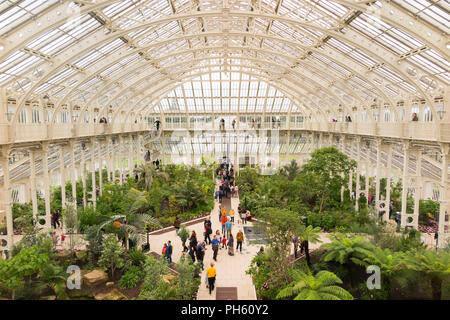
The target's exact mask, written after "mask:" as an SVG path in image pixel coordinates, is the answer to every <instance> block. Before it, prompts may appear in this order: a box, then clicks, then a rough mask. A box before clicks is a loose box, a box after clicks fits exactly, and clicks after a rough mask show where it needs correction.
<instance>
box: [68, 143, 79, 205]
mask: <svg viewBox="0 0 450 320" xmlns="http://www.w3.org/2000/svg"><path fill="white" fill-rule="evenodd" d="M69 148H70V166H71V170H70V184H71V185H72V202H73V207H74V209H75V210H77V180H76V179H75V172H76V166H75V141H74V140H70V141H69Z"/></svg>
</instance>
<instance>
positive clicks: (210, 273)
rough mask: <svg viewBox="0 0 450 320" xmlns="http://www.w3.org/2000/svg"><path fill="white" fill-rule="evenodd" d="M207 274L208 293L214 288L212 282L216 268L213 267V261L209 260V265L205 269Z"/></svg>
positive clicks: (214, 280) (214, 279)
mask: <svg viewBox="0 0 450 320" xmlns="http://www.w3.org/2000/svg"><path fill="white" fill-rule="evenodd" d="M206 275H207V276H208V287H209V294H211V291H213V290H214V282H216V268H214V262H211V267H209V268H208V269H207V270H206Z"/></svg>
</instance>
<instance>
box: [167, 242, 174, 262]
mask: <svg viewBox="0 0 450 320" xmlns="http://www.w3.org/2000/svg"><path fill="white" fill-rule="evenodd" d="M172 249H173V247H172V243H171V242H170V240H169V241H168V242H167V250H166V257H167V262H169V264H172V251H173V250H172Z"/></svg>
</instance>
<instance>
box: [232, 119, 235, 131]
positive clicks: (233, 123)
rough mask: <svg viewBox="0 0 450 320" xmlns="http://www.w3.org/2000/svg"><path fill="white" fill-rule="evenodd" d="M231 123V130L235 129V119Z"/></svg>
mask: <svg viewBox="0 0 450 320" xmlns="http://www.w3.org/2000/svg"><path fill="white" fill-rule="evenodd" d="M231 125H232V126H233V130H234V129H236V128H235V126H236V120H235V119H233V122H231Z"/></svg>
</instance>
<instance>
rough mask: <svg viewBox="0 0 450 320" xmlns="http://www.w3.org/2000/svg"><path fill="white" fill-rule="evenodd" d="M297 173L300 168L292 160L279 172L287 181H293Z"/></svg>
mask: <svg viewBox="0 0 450 320" xmlns="http://www.w3.org/2000/svg"><path fill="white" fill-rule="evenodd" d="M299 172H300V167H299V166H298V164H297V161H295V160H294V159H292V160H291V162H290V163H289V164H287V165H285V166H284V167H283V168H281V170H280V173H281V174H282V175H284V176H286V177H287V178H288V179H289V181H293V180H294V179H295V178H296V177H297V175H298V174H299Z"/></svg>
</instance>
